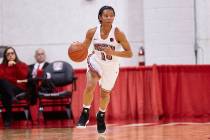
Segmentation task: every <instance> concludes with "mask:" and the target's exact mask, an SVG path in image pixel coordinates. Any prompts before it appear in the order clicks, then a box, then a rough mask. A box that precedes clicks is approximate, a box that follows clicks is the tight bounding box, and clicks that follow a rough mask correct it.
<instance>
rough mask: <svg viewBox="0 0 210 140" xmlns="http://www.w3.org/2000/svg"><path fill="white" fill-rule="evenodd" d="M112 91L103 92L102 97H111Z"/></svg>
mask: <svg viewBox="0 0 210 140" xmlns="http://www.w3.org/2000/svg"><path fill="white" fill-rule="evenodd" d="M109 97H110V93H109V92H101V98H109Z"/></svg>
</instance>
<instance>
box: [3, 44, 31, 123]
mask: <svg viewBox="0 0 210 140" xmlns="http://www.w3.org/2000/svg"><path fill="white" fill-rule="evenodd" d="M27 76H28V66H27V65H26V64H25V63H24V62H22V61H20V60H19V58H18V56H17V54H16V51H15V49H14V48H12V47H7V48H6V49H5V50H4V53H3V60H2V63H1V64H0V93H1V96H2V99H1V100H2V104H3V106H4V107H5V109H6V113H5V121H4V125H5V126H6V127H9V126H10V125H11V120H12V112H11V109H12V104H13V103H14V102H18V99H17V98H16V95H17V94H19V93H21V92H25V91H26V83H24V82H21V83H19V82H18V81H19V80H24V79H26V78H27Z"/></svg>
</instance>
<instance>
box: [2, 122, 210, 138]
mask: <svg viewBox="0 0 210 140" xmlns="http://www.w3.org/2000/svg"><path fill="white" fill-rule="evenodd" d="M209 139H210V124H208V123H199V124H198V123H197V124H186V123H185V124H183V123H182V124H165V125H151V124H150V125H145V124H144V125H142V124H130V125H108V130H107V133H106V134H105V135H98V134H97V132H96V126H95V125H93V126H88V127H87V128H86V129H77V128H32V129H1V130H0V140H209Z"/></svg>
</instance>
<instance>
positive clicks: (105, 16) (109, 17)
mask: <svg viewBox="0 0 210 140" xmlns="http://www.w3.org/2000/svg"><path fill="white" fill-rule="evenodd" d="M114 17H115V15H114V13H113V11H112V10H110V9H106V10H104V11H103V13H102V15H101V16H100V20H101V23H107V24H112V23H113V21H114Z"/></svg>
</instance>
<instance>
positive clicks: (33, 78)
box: [28, 48, 49, 105]
mask: <svg viewBox="0 0 210 140" xmlns="http://www.w3.org/2000/svg"><path fill="white" fill-rule="evenodd" d="M34 57H35V59H36V63H35V64H31V65H30V66H29V76H28V88H29V92H30V95H31V104H32V105H33V104H36V101H37V89H38V87H37V86H39V81H40V80H39V79H38V78H42V76H43V70H44V69H45V68H46V67H47V65H48V64H49V63H48V62H46V54H45V51H44V49H42V48H39V49H37V50H36V51H35V56H34Z"/></svg>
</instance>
